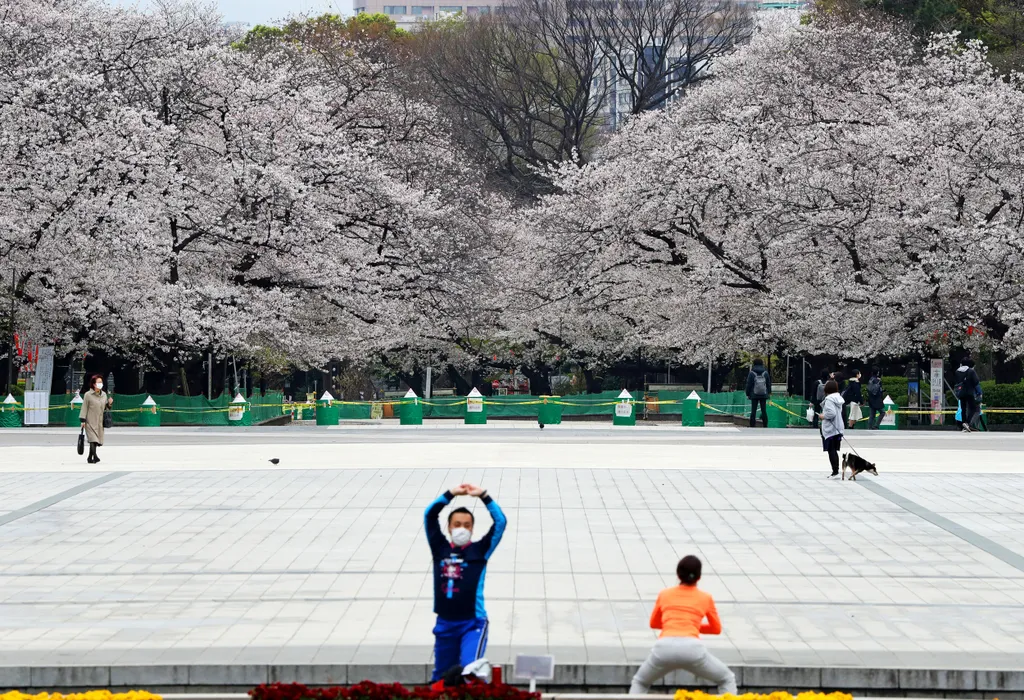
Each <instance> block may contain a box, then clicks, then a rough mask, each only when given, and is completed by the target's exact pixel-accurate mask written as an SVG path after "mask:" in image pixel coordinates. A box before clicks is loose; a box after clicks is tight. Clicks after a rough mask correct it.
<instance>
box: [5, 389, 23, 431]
mask: <svg viewBox="0 0 1024 700" xmlns="http://www.w3.org/2000/svg"><path fill="white" fill-rule="evenodd" d="M20 409H21V404H20V403H18V402H17V401H15V400H14V398H13V397H12V396H10V395H8V397H7V399H6V400H5V401H4V402H3V403H0V428H20V427H21V410H20Z"/></svg>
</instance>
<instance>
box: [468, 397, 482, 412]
mask: <svg viewBox="0 0 1024 700" xmlns="http://www.w3.org/2000/svg"><path fill="white" fill-rule="evenodd" d="M483 412H484V400H483V398H477V397H474V396H470V397H468V398H467V399H466V413H483Z"/></svg>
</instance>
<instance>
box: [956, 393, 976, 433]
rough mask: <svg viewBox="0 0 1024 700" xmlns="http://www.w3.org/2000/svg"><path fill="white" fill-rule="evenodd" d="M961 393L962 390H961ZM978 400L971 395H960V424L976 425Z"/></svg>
mask: <svg viewBox="0 0 1024 700" xmlns="http://www.w3.org/2000/svg"><path fill="white" fill-rule="evenodd" d="M962 393H963V392H962ZM977 413H978V400H977V399H976V398H975V397H973V396H961V397H960V424H961V425H969V426H971V427H972V428H974V427H977V425H978V424H977V418H978V416H977V415H976V414H977Z"/></svg>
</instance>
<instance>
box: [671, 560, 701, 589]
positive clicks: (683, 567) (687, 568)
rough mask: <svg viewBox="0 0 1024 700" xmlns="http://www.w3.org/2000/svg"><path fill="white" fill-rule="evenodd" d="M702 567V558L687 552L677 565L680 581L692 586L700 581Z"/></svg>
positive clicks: (677, 574)
mask: <svg viewBox="0 0 1024 700" xmlns="http://www.w3.org/2000/svg"><path fill="white" fill-rule="evenodd" d="M700 567H701V564H700V559H698V558H697V557H695V556H693V555H692V554H687V555H686V556H685V557H683V558H682V559H680V560H679V563H678V564H677V565H676V576H678V577H679V583H683V584H686V585H687V586H692V585H693V584H695V583H697V581H700Z"/></svg>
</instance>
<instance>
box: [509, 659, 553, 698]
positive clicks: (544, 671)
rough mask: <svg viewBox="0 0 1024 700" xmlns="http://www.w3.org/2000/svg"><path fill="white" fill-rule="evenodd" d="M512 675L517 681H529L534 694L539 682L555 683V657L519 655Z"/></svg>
mask: <svg viewBox="0 0 1024 700" xmlns="http://www.w3.org/2000/svg"><path fill="white" fill-rule="evenodd" d="M512 675H513V676H514V677H515V678H516V680H522V681H525V680H529V681H530V692H531V693H534V692H536V691H537V681H553V680H554V679H555V657H554V656H529V655H526V654H517V655H516V665H515V668H514V669H513V670H512Z"/></svg>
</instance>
